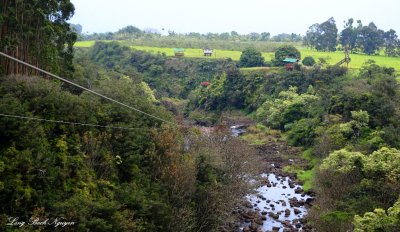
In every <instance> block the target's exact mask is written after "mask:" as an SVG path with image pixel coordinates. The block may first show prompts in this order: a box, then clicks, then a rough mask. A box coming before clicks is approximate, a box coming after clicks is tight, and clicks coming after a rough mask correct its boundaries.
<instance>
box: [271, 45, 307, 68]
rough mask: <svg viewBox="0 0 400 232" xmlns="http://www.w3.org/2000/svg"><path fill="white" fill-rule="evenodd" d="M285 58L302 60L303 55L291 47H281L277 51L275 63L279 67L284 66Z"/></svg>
mask: <svg viewBox="0 0 400 232" xmlns="http://www.w3.org/2000/svg"><path fill="white" fill-rule="evenodd" d="M285 58H296V59H301V54H300V52H299V50H297V48H295V47H294V46H291V45H284V46H281V47H279V48H278V49H277V50H276V51H275V60H274V63H275V65H277V66H281V65H283V64H284V63H283V60H284V59H285Z"/></svg>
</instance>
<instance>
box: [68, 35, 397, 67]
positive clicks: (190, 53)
mask: <svg viewBox="0 0 400 232" xmlns="http://www.w3.org/2000/svg"><path fill="white" fill-rule="evenodd" d="M94 43H95V41H93V40H90V41H79V42H76V43H75V47H91V46H93V44H94ZM130 47H131V48H133V49H137V50H142V51H148V52H151V53H158V52H160V53H165V55H166V56H174V52H173V48H162V47H149V46H130ZM297 48H298V49H299V50H300V52H301V56H302V58H304V57H306V56H312V57H314V58H315V59H316V60H318V59H319V58H324V59H325V60H326V61H327V63H328V64H330V65H334V64H336V63H337V62H339V61H340V60H342V59H343V58H344V54H343V52H341V51H336V52H318V51H315V50H312V49H309V48H306V47H301V46H298V47H297ZM241 53H242V51H230V50H219V49H214V54H213V55H212V56H210V57H205V56H204V55H203V49H200V48H185V57H192V58H199V57H204V58H208V59H215V58H231V59H232V60H239V58H240V55H241ZM262 54H263V56H264V58H265V60H266V61H270V60H271V59H272V58H273V57H274V53H273V52H263V53H262ZM350 58H351V62H350V64H349V68H351V69H358V68H360V67H361V66H362V65H363V64H364V63H365V62H366V61H367V60H370V59H372V60H375V61H376V64H378V65H381V66H387V67H393V68H395V69H396V70H397V71H399V70H400V57H388V56H383V55H379V56H371V55H365V54H350Z"/></svg>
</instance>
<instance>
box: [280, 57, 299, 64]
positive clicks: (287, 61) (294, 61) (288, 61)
mask: <svg viewBox="0 0 400 232" xmlns="http://www.w3.org/2000/svg"><path fill="white" fill-rule="evenodd" d="M298 61H299V60H298V59H297V58H285V59H284V60H283V62H286V63H297V62H298Z"/></svg>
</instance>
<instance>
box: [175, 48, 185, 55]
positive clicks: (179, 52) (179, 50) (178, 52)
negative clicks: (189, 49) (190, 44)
mask: <svg viewBox="0 0 400 232" xmlns="http://www.w3.org/2000/svg"><path fill="white" fill-rule="evenodd" d="M174 53H175V57H180V56H185V49H183V48H174Z"/></svg>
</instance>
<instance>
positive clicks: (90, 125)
mask: <svg viewBox="0 0 400 232" xmlns="http://www.w3.org/2000/svg"><path fill="white" fill-rule="evenodd" d="M0 116H2V117H7V118H16V119H27V120H35V121H41V122H52V123H59V124H68V125H76V126H89V127H100V128H111V129H120V130H147V129H149V128H135V127H122V126H107V125H98V124H91V123H80V122H69V121H61V120H52V119H44V118H33V117H27V116H20V115H12V114H2V113H0Z"/></svg>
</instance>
